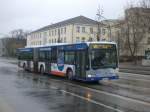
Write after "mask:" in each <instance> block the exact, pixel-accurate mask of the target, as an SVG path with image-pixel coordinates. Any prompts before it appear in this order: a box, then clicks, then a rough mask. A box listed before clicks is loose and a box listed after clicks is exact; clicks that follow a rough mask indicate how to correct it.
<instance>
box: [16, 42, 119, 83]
mask: <svg viewBox="0 0 150 112" xmlns="http://www.w3.org/2000/svg"><path fill="white" fill-rule="evenodd" d="M18 66H19V67H22V68H23V69H25V70H28V71H31V72H40V73H41V74H44V73H48V74H50V75H57V76H63V77H67V78H68V79H69V80H73V79H76V80H82V81H99V80H103V79H108V80H111V79H118V75H117V74H118V54H117V46H116V43H114V42H84V43H76V44H57V45H46V46H38V47H26V48H19V49H18Z"/></svg>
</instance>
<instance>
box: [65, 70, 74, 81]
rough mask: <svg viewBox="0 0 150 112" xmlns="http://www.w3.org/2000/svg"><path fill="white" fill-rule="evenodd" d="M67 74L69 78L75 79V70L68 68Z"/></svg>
mask: <svg viewBox="0 0 150 112" xmlns="http://www.w3.org/2000/svg"><path fill="white" fill-rule="evenodd" d="M66 75H67V78H68V79H69V80H73V71H72V70H71V69H68V70H67V74H66Z"/></svg>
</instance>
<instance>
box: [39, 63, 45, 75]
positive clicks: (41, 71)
mask: <svg viewBox="0 0 150 112" xmlns="http://www.w3.org/2000/svg"><path fill="white" fill-rule="evenodd" d="M40 73H41V74H44V67H43V65H41V67H40Z"/></svg>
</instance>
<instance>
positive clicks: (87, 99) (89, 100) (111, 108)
mask: <svg viewBox="0 0 150 112" xmlns="http://www.w3.org/2000/svg"><path fill="white" fill-rule="evenodd" d="M50 88H52V89H58V88H57V87H54V86H50ZM59 91H61V92H63V93H67V94H70V95H72V96H75V97H78V98H80V99H82V100H86V101H88V102H90V103H94V104H97V105H99V106H103V107H105V108H108V109H110V110H113V111H115V112H124V111H122V110H119V109H117V108H114V107H111V106H108V105H105V104H103V103H100V102H97V101H95V100H92V99H89V98H86V97H83V96H80V95H78V94H75V93H72V92H68V91H65V90H62V89H60V90H59Z"/></svg>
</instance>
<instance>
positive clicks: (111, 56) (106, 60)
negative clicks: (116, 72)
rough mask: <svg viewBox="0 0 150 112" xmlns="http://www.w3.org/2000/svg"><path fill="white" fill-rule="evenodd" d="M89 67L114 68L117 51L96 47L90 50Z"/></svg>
mask: <svg viewBox="0 0 150 112" xmlns="http://www.w3.org/2000/svg"><path fill="white" fill-rule="evenodd" d="M91 67H92V69H99V68H116V67H117V53H116V50H115V49H111V50H109V49H96V50H92V51H91Z"/></svg>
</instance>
